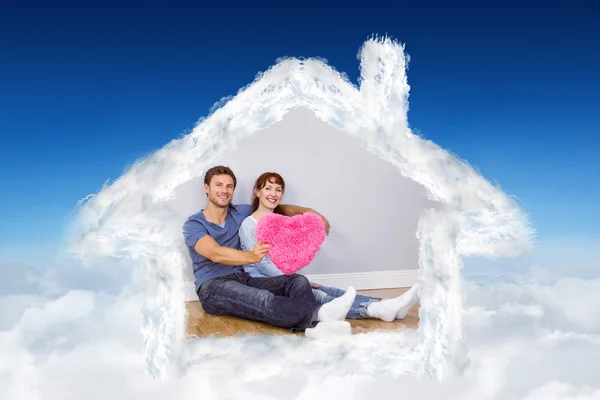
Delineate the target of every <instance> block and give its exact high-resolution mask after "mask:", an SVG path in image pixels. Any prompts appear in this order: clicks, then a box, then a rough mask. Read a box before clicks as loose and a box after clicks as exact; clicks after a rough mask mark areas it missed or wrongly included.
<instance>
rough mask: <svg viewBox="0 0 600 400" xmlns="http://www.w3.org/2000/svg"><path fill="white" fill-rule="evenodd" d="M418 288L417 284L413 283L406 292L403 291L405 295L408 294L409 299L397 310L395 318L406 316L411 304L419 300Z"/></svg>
mask: <svg viewBox="0 0 600 400" xmlns="http://www.w3.org/2000/svg"><path fill="white" fill-rule="evenodd" d="M418 290H419V285H418V284H414V285H413V286H412V287H411V288H410V289H408V291H407V292H406V293H404V295H405V296H408V297H409V298H410V301H409V302H408V304H407V305H406V306H405V307H404V308H402V309H401V310H400V311H398V314H396V319H403V318H404V317H406V314H408V312H409V311H410V309H411V308H412V306H414V305H415V304H417V302H418V301H419V295H418Z"/></svg>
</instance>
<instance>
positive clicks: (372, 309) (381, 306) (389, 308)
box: [367, 285, 418, 322]
mask: <svg viewBox="0 0 600 400" xmlns="http://www.w3.org/2000/svg"><path fill="white" fill-rule="evenodd" d="M416 286H417V285H414V286H413V287H412V288H410V289H409V290H408V291H407V292H405V293H403V294H402V295H400V296H398V297H395V298H393V299H384V300H381V301H378V302H376V303H371V304H369V307H368V308H367V313H368V314H369V316H371V317H373V318H379V319H381V320H383V321H385V322H391V321H393V320H394V319H396V318H397V316H398V315H401V316H402V317H401V318H400V319H402V318H404V317H405V316H406V313H408V310H410V307H412V305H413V304H414V303H413V302H414V301H415V298H417V299H418V297H417V289H416ZM411 303H413V304H411ZM403 313H404V315H402V314H403Z"/></svg>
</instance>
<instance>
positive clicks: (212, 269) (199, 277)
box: [183, 204, 252, 293]
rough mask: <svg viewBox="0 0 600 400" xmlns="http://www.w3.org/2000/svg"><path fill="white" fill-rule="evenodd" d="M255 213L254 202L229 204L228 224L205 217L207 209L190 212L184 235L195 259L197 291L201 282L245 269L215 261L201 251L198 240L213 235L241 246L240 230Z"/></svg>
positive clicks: (226, 244) (220, 241) (224, 242)
mask: <svg viewBox="0 0 600 400" xmlns="http://www.w3.org/2000/svg"><path fill="white" fill-rule="evenodd" d="M250 214H252V205H250V204H237V205H233V204H230V205H229V209H228V210H227V216H226V217H225V223H224V225H217V224H213V223H212V222H209V221H207V220H206V218H205V217H204V213H203V210H200V211H199V212H197V213H196V214H194V215H192V216H190V217H189V218H188V220H187V221H186V222H185V224H183V236H184V238H185V244H186V246H187V247H188V251H189V253H190V257H191V258H192V262H193V269H194V277H195V278H196V279H195V280H196V293H197V292H198V289H199V288H200V286H201V285H202V284H203V283H204V282H206V281H207V280H209V279H212V278H218V277H220V276H225V275H229V274H234V273H236V272H242V271H243V268H242V267H241V266H231V265H225V264H218V263H215V262H213V261H211V260H209V259H208V258H206V257H204V256H202V255H200V254H198V252H196V250H195V249H194V246H195V245H196V242H198V240H199V239H201V238H203V237H204V236H206V235H209V236H211V237H212V238H213V239H214V240H215V241H216V242H217V243H218V244H219V246H224V247H230V248H233V249H237V250H240V249H241V247H240V237H239V234H238V230H239V229H240V225H241V224H242V221H243V220H244V219H245V218H246V217H247V216H249V215H250Z"/></svg>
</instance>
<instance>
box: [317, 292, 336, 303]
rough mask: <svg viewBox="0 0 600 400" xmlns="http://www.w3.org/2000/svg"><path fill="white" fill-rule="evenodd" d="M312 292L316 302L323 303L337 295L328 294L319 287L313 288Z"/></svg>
mask: <svg viewBox="0 0 600 400" xmlns="http://www.w3.org/2000/svg"><path fill="white" fill-rule="evenodd" d="M312 291H313V294H314V295H315V300H316V301H317V304H325V303H329V302H330V301H331V300H333V299H335V298H336V297H337V296H332V295H330V294H327V293H325V292H324V291H322V290H319V289H313V290H312Z"/></svg>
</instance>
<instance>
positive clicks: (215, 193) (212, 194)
mask: <svg viewBox="0 0 600 400" xmlns="http://www.w3.org/2000/svg"><path fill="white" fill-rule="evenodd" d="M204 190H205V191H206V194H208V201H210V202H211V203H213V204H214V205H215V206H217V207H223V208H224V207H227V206H229V203H231V200H232V199H233V192H234V187H233V178H232V177H231V176H229V175H215V176H213V177H212V179H211V180H210V185H206V184H205V185H204Z"/></svg>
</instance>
